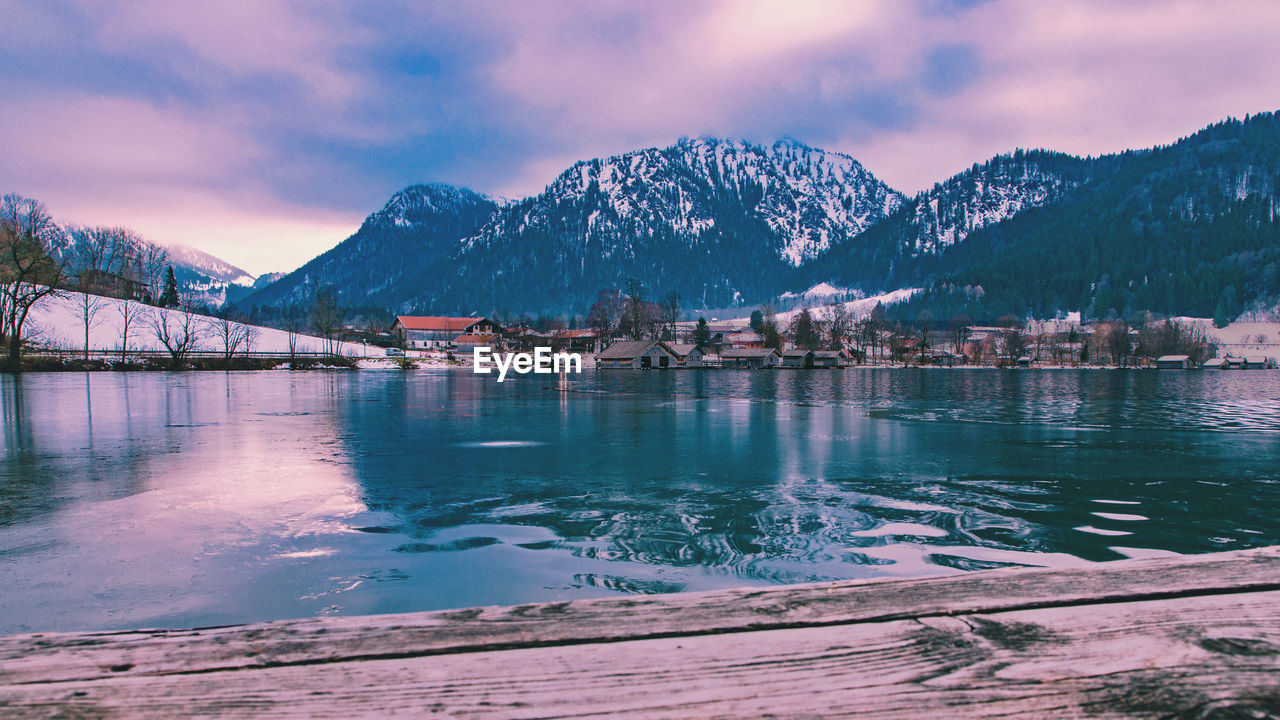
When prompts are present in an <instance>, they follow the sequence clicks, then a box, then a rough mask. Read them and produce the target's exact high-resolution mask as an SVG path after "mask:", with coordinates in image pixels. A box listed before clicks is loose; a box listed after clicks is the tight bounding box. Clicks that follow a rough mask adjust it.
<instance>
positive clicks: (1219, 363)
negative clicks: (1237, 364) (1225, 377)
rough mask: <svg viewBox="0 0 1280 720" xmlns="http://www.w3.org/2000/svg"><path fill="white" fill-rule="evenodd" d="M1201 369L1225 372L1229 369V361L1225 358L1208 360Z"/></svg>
mask: <svg viewBox="0 0 1280 720" xmlns="http://www.w3.org/2000/svg"><path fill="white" fill-rule="evenodd" d="M1200 367H1202V368H1204V369H1205V370H1224V369H1226V368H1227V361H1226V359H1225V358H1211V359H1209V360H1206V361H1205V363H1204V365H1201V366H1200Z"/></svg>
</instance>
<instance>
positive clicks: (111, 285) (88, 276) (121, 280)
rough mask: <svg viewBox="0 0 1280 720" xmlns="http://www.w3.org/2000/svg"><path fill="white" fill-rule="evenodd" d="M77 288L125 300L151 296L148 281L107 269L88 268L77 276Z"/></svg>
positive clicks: (142, 298)
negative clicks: (144, 281)
mask: <svg viewBox="0 0 1280 720" xmlns="http://www.w3.org/2000/svg"><path fill="white" fill-rule="evenodd" d="M76 284H77V288H78V289H79V290H81V291H83V292H87V293H92V294H95V295H107V296H110V297H115V298H124V299H125V300H144V299H147V298H149V297H150V293H149V292H148V291H147V285H146V283H143V282H141V281H139V280H135V279H133V278H131V277H126V276H124V275H117V274H116V273H110V272H107V271H105V270H96V269H93V270H86V271H84V272H82V273H80V275H79V276H77V277H76Z"/></svg>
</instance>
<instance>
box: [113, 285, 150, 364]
mask: <svg viewBox="0 0 1280 720" xmlns="http://www.w3.org/2000/svg"><path fill="white" fill-rule="evenodd" d="M117 308H118V310H119V311H120V362H124V360H125V356H126V355H127V354H128V353H129V330H130V328H132V327H134V326H136V325H137V324H138V323H139V322H141V321H142V318H143V315H144V313H145V312H146V310H145V308H146V306H145V305H143V304H142V303H137V302H133V301H132V300H125V301H123V302H121V303H120V304H119V305H118V306H117Z"/></svg>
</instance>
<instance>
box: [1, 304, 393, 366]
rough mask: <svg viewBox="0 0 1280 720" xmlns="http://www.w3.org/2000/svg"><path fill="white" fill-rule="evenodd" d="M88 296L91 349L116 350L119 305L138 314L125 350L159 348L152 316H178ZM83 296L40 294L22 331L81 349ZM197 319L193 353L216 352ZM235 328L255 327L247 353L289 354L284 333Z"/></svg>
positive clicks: (360, 352)
mask: <svg viewBox="0 0 1280 720" xmlns="http://www.w3.org/2000/svg"><path fill="white" fill-rule="evenodd" d="M89 297H90V298H91V300H92V301H93V302H94V303H96V305H97V310H96V312H95V313H94V314H93V321H92V323H91V324H90V329H89V350H90V351H91V352H104V351H114V352H119V351H120V349H121V347H120V345H121V340H122V335H123V329H124V309H125V308H126V307H129V308H130V309H131V310H134V311H137V312H138V317H136V318H134V319H133V321H132V322H130V323H129V347H128V350H129V351H133V352H143V351H157V352H164V350H165V348H164V345H163V344H161V342H160V341H159V340H158V339H157V338H156V332H155V330H154V329H153V326H152V320H151V318H152V317H153V316H155V314H156V313H168V314H170V324H171V326H172V324H174V323H175V321H177V320H178V318H179V316H180V315H181V313H180V312H178V311H176V310H165V309H162V308H154V307H151V306H149V305H142V304H140V303H137V302H134V301H132V300H119V299H116V298H108V297H100V296H97V295H91V296H89ZM84 298H85V295H84V294H83V293H77V292H67V293H63V294H62V295H60V296H58V297H47V298H45V299H44V300H42V301H41V302H40V303H38V304H37V305H36V306H35V307H33V308H32V309H31V315H30V316H29V317H28V319H27V324H26V327H25V328H24V334H25V335H26V336H27V337H28V339H29V341H30V342H31V343H32V344H34V345H36V346H40V347H47V348H56V349H63V350H82V349H84V311H83V308H84V304H83V303H84ZM197 321H198V322H199V323H200V327H201V331H202V332H201V336H200V339H199V340H198V341H197V343H196V346H195V348H193V349H194V350H195V351H213V352H218V351H221V350H222V346H221V342H220V340H219V338H218V337H217V336H216V335H215V333H214V329H213V323H214V322H215V319H214V318H211V317H204V316H197ZM237 326H238V327H250V328H252V329H253V330H254V331H255V337H254V341H253V345H252V347H250V348H249V350H250V351H251V352H268V353H287V352H289V336H288V333H286V332H285V331H283V330H276V329H275V328H267V327H260V326H256V325H250V326H242V325H240V324H239V323H237ZM338 345H339V348H338V352H339V353H340V354H342V355H346V356H349V357H365V356H371V357H382V356H383V355H384V354H385V352H386V351H385V350H383V349H382V348H379V347H374V346H372V345H362V344H359V343H339V344H338ZM296 350H297V352H300V353H319V352H324V340H322V339H321V338H318V337H314V336H312V335H299V336H298V339H297V347H296ZM243 351H244V348H243V347H242V348H241V349H240V352H243Z"/></svg>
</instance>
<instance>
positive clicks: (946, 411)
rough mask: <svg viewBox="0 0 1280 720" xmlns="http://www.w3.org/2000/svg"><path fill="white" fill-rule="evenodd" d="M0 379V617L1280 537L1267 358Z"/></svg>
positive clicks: (328, 610) (571, 594)
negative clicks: (1063, 367) (1100, 367)
mask: <svg viewBox="0 0 1280 720" xmlns="http://www.w3.org/2000/svg"><path fill="white" fill-rule="evenodd" d="M493 378H494V376H492V375H490V376H476V375H473V374H471V373H470V372H469V371H467V370H421V371H415V372H403V373H402V372H396V371H388V372H379V371H361V372H323V371H317V372H293V373H291V372H287V371H278V372H260V373H214V372H204V373H97V374H69V373H68V374H28V375H25V376H22V377H13V376H3V377H0V410H2V413H3V421H4V424H3V435H2V436H0V442H2V443H3V459H2V460H0V633H15V632H25V631H52V630H87V629H121V628H135V627H189V626H207V625H220V624H228V623H239V622H248V621H257V620H270V619H278V618H289V617H304V616H312V615H324V614H363V613H386V612H403V611H413V610H429V609H438V608H449V607H464V606H473V605H492V604H515V603H523V602H533V601H544V600H562V599H572V598H580V597H591V596H603V595H611V594H617V593H655V592H674V591H690V590H705V589H714V588H723V587H735V586H744V585H764V584H775V583H796V582H809V581H817V580H835V579H851V578H871V577H888V576H894V577H902V576H924V575H936V574H947V573H958V572H966V571H970V570H977V569H984V568H993V567H1005V566H1015V565H1045V566H1066V565H1079V564H1085V563H1091V562H1099V561H1107V560H1115V559H1120V558H1124V557H1147V556H1156V555H1161V554H1168V553H1202V552H1212V551H1216V550H1236V549H1242V548H1247V547H1254V546H1263V545H1274V544H1280V513H1277V511H1276V508H1277V507H1278V506H1280V462H1278V460H1280V372H1274V371H1228V372H1209V371H1199V372H1195V371H1192V372H1183V371H1097V370H1095V371H996V370H903V369H853V368H851V369H847V370H831V371H807V372H806V371H758V372H750V371H669V372H658V371H650V372H637V371H619V370H615V371H608V370H601V371H595V372H593V371H587V372H585V373H583V374H582V375H579V376H574V378H573V380H572V381H571V382H570V383H569V384H568V387H567V389H565V388H560V387H558V386H557V383H556V382H555V379H554V378H551V379H547V376H532V375H530V376H518V377H517V376H508V379H507V381H506V382H503V383H501V384H499V383H496V382H494V379H493Z"/></svg>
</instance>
